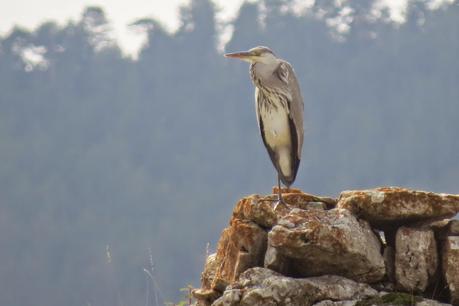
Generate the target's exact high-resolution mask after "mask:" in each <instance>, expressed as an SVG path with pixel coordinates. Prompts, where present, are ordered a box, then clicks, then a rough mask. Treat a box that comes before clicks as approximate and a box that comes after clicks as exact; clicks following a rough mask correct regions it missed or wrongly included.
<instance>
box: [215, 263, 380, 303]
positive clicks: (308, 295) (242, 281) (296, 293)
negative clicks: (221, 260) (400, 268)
mask: <svg viewBox="0 0 459 306" xmlns="http://www.w3.org/2000/svg"><path fill="white" fill-rule="evenodd" d="M376 294H377V291H376V290H374V289H372V288H371V287H370V286H368V285H366V284H360V283H356V282H354V281H352V280H349V279H346V278H344V277H340V276H332V275H325V276H320V277H311V278H303V279H295V278H290V277H286V276H283V275H281V274H279V273H276V272H274V271H272V270H269V269H264V268H252V269H249V270H247V271H245V272H244V273H242V274H241V275H240V278H239V280H238V281H237V282H236V283H235V284H233V285H232V286H230V287H228V288H227V289H226V290H225V292H224V293H223V296H222V297H221V298H219V299H218V300H216V301H215V302H214V303H213V304H212V305H213V306H233V305H234V306H236V305H241V306H242V305H244V306H249V305H250V306H257V305H260V306H264V305H295V306H303V305H304V306H309V305H312V304H313V303H314V302H317V301H321V300H358V299H362V298H366V297H369V296H373V295H376Z"/></svg>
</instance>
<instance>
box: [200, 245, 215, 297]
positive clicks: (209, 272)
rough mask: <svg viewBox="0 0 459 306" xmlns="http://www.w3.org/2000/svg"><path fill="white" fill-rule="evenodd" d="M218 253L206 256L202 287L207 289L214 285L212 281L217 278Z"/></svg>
mask: <svg viewBox="0 0 459 306" xmlns="http://www.w3.org/2000/svg"><path fill="white" fill-rule="evenodd" d="M216 257H217V254H216V253H213V254H210V255H209V256H208V257H207V258H206V263H205V265H204V271H202V273H201V287H202V288H205V289H210V288H211V287H212V283H213V282H214V279H215V273H216V270H217V261H216Z"/></svg>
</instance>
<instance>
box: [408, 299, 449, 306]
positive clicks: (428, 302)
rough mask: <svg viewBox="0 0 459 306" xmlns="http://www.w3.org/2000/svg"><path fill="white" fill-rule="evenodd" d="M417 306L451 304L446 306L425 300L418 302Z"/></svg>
mask: <svg viewBox="0 0 459 306" xmlns="http://www.w3.org/2000/svg"><path fill="white" fill-rule="evenodd" d="M416 306H451V304H445V303H440V302H437V301H434V300H428V299H424V300H422V301H420V302H417V303H416Z"/></svg>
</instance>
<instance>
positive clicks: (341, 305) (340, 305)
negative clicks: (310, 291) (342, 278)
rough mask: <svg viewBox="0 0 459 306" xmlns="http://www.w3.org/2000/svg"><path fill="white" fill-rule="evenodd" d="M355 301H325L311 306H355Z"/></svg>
mask: <svg viewBox="0 0 459 306" xmlns="http://www.w3.org/2000/svg"><path fill="white" fill-rule="evenodd" d="M357 302H358V301H357V300H354V301H332V300H325V301H321V302H319V303H316V304H314V305H312V306H355V305H356V304H357Z"/></svg>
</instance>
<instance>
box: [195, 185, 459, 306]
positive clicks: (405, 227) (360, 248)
mask: <svg viewBox="0 0 459 306" xmlns="http://www.w3.org/2000/svg"><path fill="white" fill-rule="evenodd" d="M284 191H285V192H287V191H286V190H284ZM276 192H277V190H276V189H274V190H273V194H275V193H276ZM275 199H276V196H275V195H268V196H260V195H251V196H248V197H246V198H243V199H241V200H240V201H239V202H238V203H237V205H236V207H235V208H234V211H233V215H232V217H231V220H230V222H229V226H228V227H227V228H226V229H224V230H223V232H222V235H221V237H220V240H219V242H218V247H217V252H216V253H215V254H212V255H210V256H209V257H208V258H207V261H206V265H205V268H204V271H203V272H202V275H201V288H200V289H196V290H194V291H193V295H194V297H195V298H196V299H197V305H215V306H217V305H218V306H220V305H221V306H223V305H321V306H327V305H346V306H351V305H459V221H458V220H452V219H449V218H452V217H453V216H455V215H456V214H457V213H458V212H459V195H448V194H435V193H430V192H424V191H414V190H408V189H403V188H395V187H391V188H377V189H371V190H358V191H344V192H342V193H341V195H340V197H339V199H332V198H326V197H318V196H313V195H310V194H306V193H303V192H301V191H300V190H292V189H290V191H289V192H288V193H284V200H285V202H286V203H287V205H278V206H276V207H275V206H274V203H275ZM274 207H275V208H274ZM448 303H449V304H448Z"/></svg>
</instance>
